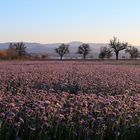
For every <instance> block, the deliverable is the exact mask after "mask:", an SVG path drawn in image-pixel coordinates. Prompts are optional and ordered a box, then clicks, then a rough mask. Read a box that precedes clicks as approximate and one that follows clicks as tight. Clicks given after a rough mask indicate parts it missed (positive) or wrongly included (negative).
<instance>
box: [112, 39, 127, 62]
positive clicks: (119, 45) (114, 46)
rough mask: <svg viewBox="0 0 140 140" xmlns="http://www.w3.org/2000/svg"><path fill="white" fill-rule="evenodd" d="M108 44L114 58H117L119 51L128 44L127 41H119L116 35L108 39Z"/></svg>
mask: <svg viewBox="0 0 140 140" xmlns="http://www.w3.org/2000/svg"><path fill="white" fill-rule="evenodd" d="M109 45H110V46H111V48H112V49H113V51H114V52H115V55H116V60H118V59H119V53H120V51H122V50H124V49H126V48H127V46H128V43H121V42H120V41H119V40H118V39H117V38H116V37H114V38H113V39H112V40H110V43H109Z"/></svg>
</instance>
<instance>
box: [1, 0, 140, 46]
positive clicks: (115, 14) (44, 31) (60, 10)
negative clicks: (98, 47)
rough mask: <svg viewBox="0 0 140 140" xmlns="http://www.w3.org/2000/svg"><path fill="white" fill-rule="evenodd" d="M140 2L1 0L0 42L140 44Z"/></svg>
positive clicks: (116, 0)
mask: <svg viewBox="0 0 140 140" xmlns="http://www.w3.org/2000/svg"><path fill="white" fill-rule="evenodd" d="M139 7H140V0H0V42H15V41H23V42H38V43H58V42H59V43H67V42H71V41H81V42H85V43H88V42H92V43H108V42H109V40H110V39H112V38H113V36H116V37H117V38H119V39H120V41H124V42H129V43H130V44H132V45H140V8H139Z"/></svg>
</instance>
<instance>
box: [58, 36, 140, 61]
mask: <svg viewBox="0 0 140 140" xmlns="http://www.w3.org/2000/svg"><path fill="white" fill-rule="evenodd" d="M68 47H69V45H67V44H62V45H60V46H59V47H58V48H56V49H55V51H56V53H58V54H59V56H60V59H61V60H62V58H63V56H64V55H65V54H68V53H69V48H68ZM123 50H125V53H128V54H129V55H130V58H131V59H135V60H136V59H137V58H138V57H140V51H139V50H138V48H136V47H134V46H132V45H129V44H128V43H127V42H126V43H124V42H120V41H119V40H118V39H117V38H116V37H114V38H113V39H112V40H110V42H109V44H108V45H107V46H104V47H101V49H100V53H99V56H98V57H99V59H102V60H104V59H105V58H106V59H110V58H111V57H112V56H113V52H114V54H115V56H116V60H118V59H119V54H120V52H121V51H123ZM90 51H91V49H90V45H89V44H82V45H80V46H79V47H78V50H77V53H78V54H80V55H81V56H82V58H83V60H85V59H86V56H87V55H88V54H89V53H90Z"/></svg>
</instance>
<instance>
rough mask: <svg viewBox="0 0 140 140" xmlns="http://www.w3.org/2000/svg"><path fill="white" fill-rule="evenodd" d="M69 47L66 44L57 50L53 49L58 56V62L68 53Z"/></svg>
mask: <svg viewBox="0 0 140 140" xmlns="http://www.w3.org/2000/svg"><path fill="white" fill-rule="evenodd" d="M68 46H69V45H67V44H64V43H63V44H61V45H60V46H59V47H58V48H56V49H55V51H56V53H58V54H59V56H60V60H62V58H63V56H64V55H65V54H67V53H69V47H68Z"/></svg>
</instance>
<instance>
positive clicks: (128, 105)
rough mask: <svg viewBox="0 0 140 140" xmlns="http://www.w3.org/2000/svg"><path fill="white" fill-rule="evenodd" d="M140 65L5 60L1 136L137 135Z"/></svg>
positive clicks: (42, 139) (88, 139)
mask: <svg viewBox="0 0 140 140" xmlns="http://www.w3.org/2000/svg"><path fill="white" fill-rule="evenodd" d="M139 66H140V62H139V60H137V61H136V62H135V63H134V62H131V61H127V62H123V61H107V62H103V61H101V62H100V61H98V62H96V61H93V62H92V61H85V62H84V61H79V62H78V61H1V62H0V140H139V137H140V67H139Z"/></svg>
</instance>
